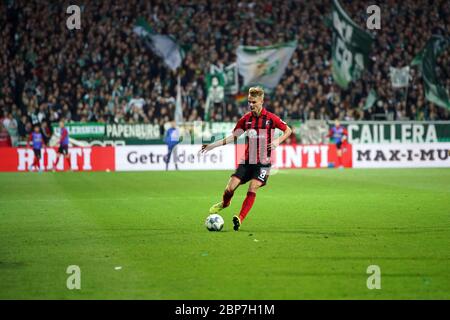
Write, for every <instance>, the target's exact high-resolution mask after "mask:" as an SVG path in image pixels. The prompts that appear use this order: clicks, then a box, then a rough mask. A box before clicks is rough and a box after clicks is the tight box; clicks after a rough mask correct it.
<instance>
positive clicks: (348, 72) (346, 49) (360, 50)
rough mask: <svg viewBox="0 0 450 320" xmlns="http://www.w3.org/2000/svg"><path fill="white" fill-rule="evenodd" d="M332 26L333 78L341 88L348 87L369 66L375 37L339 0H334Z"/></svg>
mask: <svg viewBox="0 0 450 320" xmlns="http://www.w3.org/2000/svg"><path fill="white" fill-rule="evenodd" d="M332 28H333V43H332V50H331V51H332V52H331V54H332V61H333V63H332V64H333V67H332V71H333V78H334V81H336V83H337V84H338V85H339V86H340V87H341V88H343V89H347V87H348V85H349V83H350V82H352V81H353V80H356V79H358V78H359V77H360V76H361V73H362V72H363V70H364V69H366V68H367V66H368V64H369V53H370V47H371V46H372V43H373V40H374V39H373V37H372V35H370V33H368V32H366V31H364V30H363V29H361V28H360V27H359V26H358V25H356V23H354V22H353V21H352V19H350V17H349V16H348V15H347V13H346V12H345V11H344V9H343V8H342V6H341V5H340V3H339V1H338V0H333V25H332Z"/></svg>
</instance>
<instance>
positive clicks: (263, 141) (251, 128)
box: [233, 108, 287, 164]
mask: <svg viewBox="0 0 450 320" xmlns="http://www.w3.org/2000/svg"><path fill="white" fill-rule="evenodd" d="M276 128H278V129H280V130H281V131H285V130H286V128H287V125H286V122H284V121H283V120H281V119H280V118H279V117H277V116H276V115H275V114H273V113H272V112H269V111H267V110H266V109H265V108H263V109H262V110H261V113H260V115H259V116H255V115H254V114H253V113H252V112H248V113H246V114H245V115H244V116H243V117H242V118H241V119H239V121H238V122H237V124H236V127H235V128H234V129H233V134H234V135H235V136H239V135H241V134H243V133H244V132H245V133H246V137H245V159H244V160H245V163H248V164H270V163H271V162H270V157H271V153H272V150H270V149H269V148H268V147H269V145H270V144H271V143H272V139H273V135H274V133H275V129H276Z"/></svg>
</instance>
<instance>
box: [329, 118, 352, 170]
mask: <svg viewBox="0 0 450 320" xmlns="http://www.w3.org/2000/svg"><path fill="white" fill-rule="evenodd" d="M327 137H328V138H331V139H332V140H333V141H334V143H335V144H336V155H337V160H336V167H338V168H344V166H343V164H342V147H343V146H344V151H345V150H346V149H345V145H346V143H347V137H348V133H347V129H346V128H344V127H342V126H341V124H340V123H339V120H338V119H336V120H335V121H334V127H332V128H331V129H330V131H329V132H328V135H327Z"/></svg>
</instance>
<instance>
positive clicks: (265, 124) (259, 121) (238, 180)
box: [200, 87, 292, 231]
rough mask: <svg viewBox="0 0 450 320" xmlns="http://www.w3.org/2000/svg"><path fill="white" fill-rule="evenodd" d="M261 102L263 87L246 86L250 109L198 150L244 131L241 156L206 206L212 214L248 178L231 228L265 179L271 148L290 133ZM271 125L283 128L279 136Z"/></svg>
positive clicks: (236, 225)
mask: <svg viewBox="0 0 450 320" xmlns="http://www.w3.org/2000/svg"><path fill="white" fill-rule="evenodd" d="M263 102H264V90H263V89H262V88H261V87H252V88H250V89H249V91H248V106H249V108H250V112H248V113H246V114H245V115H244V116H243V117H242V118H241V119H240V120H239V121H238V122H237V124H236V126H235V128H234V129H233V133H232V134H231V135H230V136H228V137H226V138H225V139H222V140H219V141H217V142H214V143H211V144H209V145H203V146H202V149H201V151H200V152H201V153H206V152H208V151H210V150H212V149H214V148H216V147H219V146H223V145H226V144H228V143H231V142H234V141H236V140H237V138H238V137H239V136H240V135H242V134H243V133H244V132H246V138H245V157H244V159H243V161H241V162H240V163H239V166H238V168H237V169H236V171H235V172H234V173H233V174H232V175H231V177H230V180H229V181H228V184H227V187H226V189H225V191H224V193H223V197H222V201H221V202H219V203H217V204H215V205H213V206H212V207H211V208H210V209H209V212H210V213H211V214H212V213H218V212H219V211H221V210H222V209H224V208H226V207H228V206H229V205H230V202H231V198H232V197H233V195H234V191H235V190H236V189H237V188H238V187H239V186H240V185H241V184H245V183H247V182H250V184H249V187H248V191H247V196H246V197H245V200H244V202H243V203H242V208H241V211H240V213H239V215H235V216H233V229H234V230H235V231H238V230H239V228H240V226H241V224H242V221H243V220H244V219H245V217H246V216H247V214H248V213H249V211H250V209H251V208H252V206H253V203H254V202H255V198H256V192H257V191H258V189H259V188H260V187H262V186H264V185H265V184H266V183H267V180H268V178H269V173H270V167H271V153H272V150H274V149H275V148H276V147H277V146H278V145H279V144H280V143H282V142H283V141H284V140H286V139H287V138H288V137H289V136H290V135H291V133H292V130H291V128H289V126H287V124H286V123H285V122H284V121H282V120H281V119H280V118H279V117H277V116H276V115H274V114H273V113H271V112H269V111H267V110H266V109H265V108H264V107H263ZM275 128H278V129H280V130H281V131H283V132H284V133H283V135H282V136H281V137H279V138H274V131H275Z"/></svg>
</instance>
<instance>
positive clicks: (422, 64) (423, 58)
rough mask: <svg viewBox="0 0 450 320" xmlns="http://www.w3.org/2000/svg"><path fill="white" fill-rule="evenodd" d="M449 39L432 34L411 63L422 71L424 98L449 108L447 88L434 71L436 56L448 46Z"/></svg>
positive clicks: (449, 100) (449, 101)
mask: <svg viewBox="0 0 450 320" xmlns="http://www.w3.org/2000/svg"><path fill="white" fill-rule="evenodd" d="M449 43H450V39H446V38H444V37H442V36H439V35H432V36H431V38H430V39H429V40H428V42H427V44H426V45H425V48H424V49H423V50H422V51H421V52H420V53H419V54H418V55H417V56H416V57H415V58H414V60H413V62H412V64H413V65H418V66H419V68H420V70H421V71H422V77H423V81H424V86H425V98H426V99H427V100H428V101H431V102H433V103H435V104H436V105H438V106H440V107H443V108H447V109H450V98H449V93H448V90H447V89H446V88H445V86H444V85H443V84H441V83H440V81H439V79H438V75H437V73H436V58H437V57H438V56H439V55H440V54H441V53H442V52H443V51H444V50H445V49H446V48H448V47H449Z"/></svg>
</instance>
